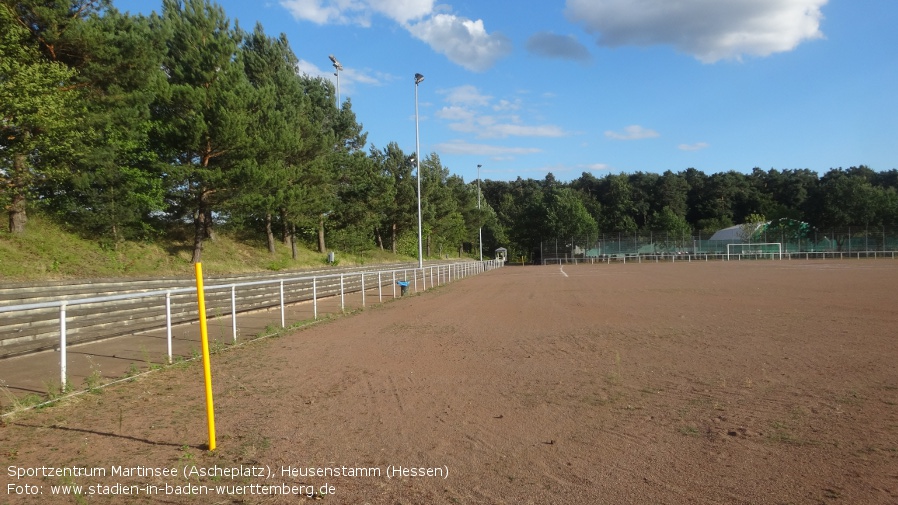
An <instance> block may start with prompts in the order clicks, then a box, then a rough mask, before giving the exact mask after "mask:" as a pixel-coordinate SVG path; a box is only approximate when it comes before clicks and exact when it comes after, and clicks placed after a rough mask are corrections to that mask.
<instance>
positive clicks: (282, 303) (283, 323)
mask: <svg viewBox="0 0 898 505" xmlns="http://www.w3.org/2000/svg"><path fill="white" fill-rule="evenodd" d="M280 285H281V328H286V327H287V324H286V323H287V319H286V315H285V314H284V312H285V311H286V308H284V281H283V280H281V282H280Z"/></svg>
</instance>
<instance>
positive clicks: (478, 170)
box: [477, 165, 483, 263]
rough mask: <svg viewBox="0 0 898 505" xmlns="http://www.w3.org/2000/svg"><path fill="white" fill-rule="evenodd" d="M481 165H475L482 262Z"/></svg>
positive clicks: (481, 257) (481, 258)
mask: <svg viewBox="0 0 898 505" xmlns="http://www.w3.org/2000/svg"><path fill="white" fill-rule="evenodd" d="M481 166H482V165H477V225H478V226H479V227H480V228H479V229H478V230H477V235H478V236H479V237H480V238H479V241H480V261H481V263H482V262H483V216H482V215H480V167H481Z"/></svg>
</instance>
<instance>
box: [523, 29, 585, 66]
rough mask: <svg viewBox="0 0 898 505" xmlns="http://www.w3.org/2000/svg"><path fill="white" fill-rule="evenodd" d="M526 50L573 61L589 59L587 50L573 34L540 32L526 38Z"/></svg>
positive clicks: (539, 54)
mask: <svg viewBox="0 0 898 505" xmlns="http://www.w3.org/2000/svg"><path fill="white" fill-rule="evenodd" d="M527 50H528V51H530V52H531V53H533V54H535V55H537V56H543V57H546V58H559V59H564V60H574V61H589V60H590V54H589V50H588V49H586V46H584V45H583V44H581V43H580V41H579V40H577V38H576V37H574V36H573V35H556V34H554V33H552V32H540V33H537V34H535V35H533V36H532V37H530V38H529V39H528V40H527Z"/></svg>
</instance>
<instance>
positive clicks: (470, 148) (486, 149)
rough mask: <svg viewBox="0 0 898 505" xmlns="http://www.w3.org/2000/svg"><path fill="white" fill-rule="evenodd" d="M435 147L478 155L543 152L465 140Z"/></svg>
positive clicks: (534, 148) (447, 151)
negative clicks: (473, 142)
mask: <svg viewBox="0 0 898 505" xmlns="http://www.w3.org/2000/svg"><path fill="white" fill-rule="evenodd" d="M434 148H435V149H436V150H437V151H439V152H441V153H445V154H458V155H466V154H470V155H477V156H493V157H497V156H506V157H507V156H509V155H527V154H537V153H541V152H542V149H538V148H536V147H507V146H495V145H489V144H472V143H469V142H465V141H463V140H453V141H451V142H446V143H443V144H437V145H435V146H434Z"/></svg>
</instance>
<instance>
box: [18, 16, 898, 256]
mask: <svg viewBox="0 0 898 505" xmlns="http://www.w3.org/2000/svg"><path fill="white" fill-rule="evenodd" d="M297 63H298V58H297V57H296V55H295V54H294V53H293V52H292V50H291V49H290V46H289V43H288V41H287V38H286V36H284V35H283V34H282V35H280V36H277V37H271V36H269V35H267V34H266V33H265V31H264V29H263V27H262V26H261V25H256V26H255V27H254V28H253V29H252V30H251V31H247V30H244V29H242V28H241V27H240V26H239V25H238V24H237V23H232V22H231V21H230V20H229V19H228V17H227V16H226V14H225V12H224V10H223V9H222V8H221V7H220V6H219V5H217V4H215V3H213V2H211V1H209V0H163V2H162V7H161V10H160V12H159V13H158V14H157V13H153V14H151V15H148V16H144V15H131V14H125V13H121V12H119V11H118V10H117V9H115V7H114V6H113V5H112V2H111V0H70V1H67V2H47V1H40V0H24V1H12V0H0V202H2V204H3V206H4V208H5V209H6V211H7V215H8V220H9V230H10V232H13V233H18V232H22V231H24V230H25V228H26V226H27V217H28V212H29V211H32V210H39V211H40V212H42V213H45V214H46V215H49V216H52V217H53V218H55V219H56V220H58V221H59V222H60V223H63V224H65V225H66V226H68V227H69V228H70V229H72V230H74V231H76V232H78V233H80V234H83V235H85V236H89V237H93V238H96V239H98V240H102V241H105V242H109V243H112V244H115V243H118V242H120V241H122V240H135V239H146V238H151V237H154V236H156V235H159V234H165V233H173V232H176V231H182V230H185V229H187V230H189V239H190V240H192V243H193V261H194V262H197V261H200V259H201V257H202V249H203V244H204V242H205V241H206V240H210V239H212V238H214V236H215V233H216V230H218V229H219V228H226V229H228V230H229V231H231V232H234V233H237V234H239V235H240V236H244V237H248V238H253V239H259V240H263V241H264V242H265V243H266V244H267V247H268V249H269V250H271V251H274V250H275V248H277V247H282V246H283V247H291V248H293V250H294V254H295V248H296V246H297V244H298V243H305V244H307V245H309V246H311V247H313V248H316V249H317V250H319V251H322V252H324V251H325V250H326V249H328V248H329V247H330V248H337V249H343V250H356V251H360V250H365V249H369V248H372V247H378V248H381V249H385V250H391V251H393V252H396V253H403V254H407V255H411V256H414V255H415V254H416V252H417V189H416V179H415V175H416V174H415V173H414V166H415V163H416V162H415V159H414V154H409V153H404V152H403V151H402V150H401V149H400V148H399V146H398V144H397V143H395V142H391V143H389V144H388V145H386V146H381V147H379V148H378V147H376V146H369V145H368V143H367V134H366V133H365V132H364V128H363V126H362V124H361V123H360V122H359V121H358V119H357V118H356V115H355V113H354V112H353V110H352V103H351V101H350V100H349V99H346V100H344V101H343V102H342V103H339V104H338V103H337V98H336V93H335V89H334V86H333V85H332V84H331V83H330V82H329V81H327V80H325V79H321V78H317V77H311V76H308V75H305V74H302V73H300V72H299V70H298V67H297ZM420 167H421V174H420V175H421V188H422V195H421V203H422V209H421V210H422V221H423V236H424V240H425V248H426V249H425V254H426V255H427V256H430V257H434V256H437V255H440V256H443V255H449V254H452V255H456V254H464V253H465V252H468V253H473V252H474V251H475V250H476V249H477V241H478V235H479V234H478V231H479V230H480V229H481V228H482V229H483V239H484V244H483V247H484V251H485V252H487V253H489V252H490V251H492V250H493V249H495V248H496V247H499V246H504V247H507V248H508V249H509V250H510V251H512V252H513V254H518V253H520V254H524V255H526V254H528V252H529V251H532V250H533V247H534V244H538V242H539V241H540V240H541V239H544V238H547V237H557V236H574V235H578V236H583V235H588V234H596V233H599V232H605V233H612V232H633V231H639V230H658V231H667V232H674V233H683V232H685V231H687V230H688V231H692V230H706V231H711V230H715V229H719V228H722V227H725V226H728V225H731V224H738V223H741V222H743V221H745V220H746V219H747V218H748V217H749V216H755V218H757V216H765V217H766V218H767V219H785V218H788V219H794V220H801V221H805V222H808V223H810V224H811V225H812V226H815V227H836V226H848V225H870V226H873V225H894V224H896V221H898V219H896V216H898V203H896V202H898V198H896V190H898V173H896V171H895V170H892V171H889V172H875V171H873V170H871V169H869V168H867V167H864V166H860V167H852V168H850V169H847V170H842V169H834V170H831V171H829V172H828V173H826V174H824V175H823V176H818V175H817V173H816V172H812V171H810V170H773V169H772V170H769V171H763V170H760V169H755V170H754V171H753V172H752V173H750V174H742V173H739V172H725V173H718V174H712V175H710V176H708V175H705V174H704V173H702V172H700V171H698V170H695V169H691V168H690V169H687V170H685V171H683V172H679V173H673V172H665V173H664V174H654V173H642V172H637V173H634V174H608V175H606V176H604V177H601V178H597V177H595V176H594V175H592V174H589V173H584V174H583V175H582V176H581V177H580V178H578V179H575V180H573V181H571V182H569V183H563V182H559V181H556V180H555V178H554V176H552V174H549V175H548V176H547V177H546V178H545V179H544V180H533V179H527V180H523V179H520V178H519V179H518V180H516V181H510V182H503V181H483V183H482V185H481V187H482V196H483V199H482V203H481V204H480V205H478V185H477V184H476V182H468V183H466V182H465V181H464V180H463V179H462V178H461V177H459V176H457V175H453V174H452V173H451V172H450V171H449V169H448V168H446V167H445V166H443V165H442V163H441V161H440V159H439V156H438V155H437V154H435V153H431V154H429V155H426V156H422V159H421V160H420Z"/></svg>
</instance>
